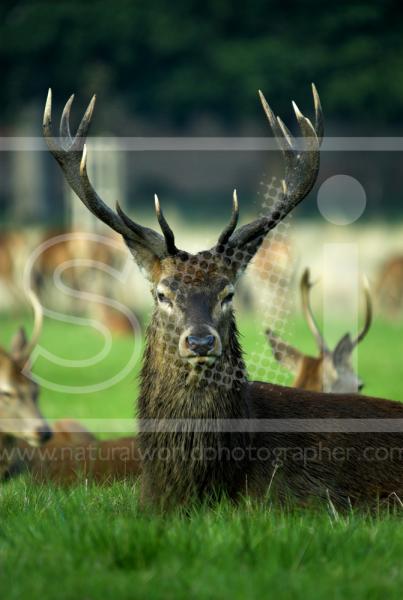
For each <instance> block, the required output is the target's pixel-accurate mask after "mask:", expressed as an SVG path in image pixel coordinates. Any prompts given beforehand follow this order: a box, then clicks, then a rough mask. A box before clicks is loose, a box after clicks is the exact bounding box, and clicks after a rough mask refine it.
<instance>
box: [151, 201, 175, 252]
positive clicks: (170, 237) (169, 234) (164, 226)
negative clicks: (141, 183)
mask: <svg viewBox="0 0 403 600" xmlns="http://www.w3.org/2000/svg"><path fill="white" fill-rule="evenodd" d="M154 202H155V212H156V213H157V219H158V223H159V224H160V227H161V231H162V233H163V234H164V238H165V243H166V247H167V251H168V254H171V255H172V256H174V255H175V254H178V252H179V250H178V248H177V247H176V246H175V236H174V232H173V231H172V229H171V228H170V226H169V225H168V221H167V220H166V219H165V217H164V213H163V212H162V208H161V205H160V201H159V199H158V196H157V194H154Z"/></svg>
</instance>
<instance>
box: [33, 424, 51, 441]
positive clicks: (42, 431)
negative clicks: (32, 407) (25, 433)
mask: <svg viewBox="0 0 403 600" xmlns="http://www.w3.org/2000/svg"><path fill="white" fill-rule="evenodd" d="M36 432H37V434H38V437H39V441H40V442H41V444H45V443H46V442H48V441H49V440H51V439H52V437H53V432H52V430H51V429H50V427H49V426H48V425H43V426H42V427H38V429H37V430H36Z"/></svg>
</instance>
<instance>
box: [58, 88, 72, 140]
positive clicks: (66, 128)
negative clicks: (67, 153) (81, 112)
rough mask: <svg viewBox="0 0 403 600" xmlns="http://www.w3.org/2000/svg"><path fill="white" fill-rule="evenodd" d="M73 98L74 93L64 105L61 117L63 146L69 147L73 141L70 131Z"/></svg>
mask: <svg viewBox="0 0 403 600" xmlns="http://www.w3.org/2000/svg"><path fill="white" fill-rule="evenodd" d="M73 100H74V94H71V96H70V98H69V99H68V100H67V102H66V104H65V106H64V109H63V112H62V117H61V119H60V141H61V144H62V145H63V147H64V148H67V149H68V147H69V146H70V145H71V144H72V142H73V140H72V138H71V132H70V110H71V105H72V104H73Z"/></svg>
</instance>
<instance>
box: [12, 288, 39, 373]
mask: <svg viewBox="0 0 403 600" xmlns="http://www.w3.org/2000/svg"><path fill="white" fill-rule="evenodd" d="M27 295H28V299H29V301H30V303H31V305H32V309H33V311H34V328H33V330H32V335H31V339H30V340H29V342H27V341H26V335H25V330H24V328H21V329H20V331H19V335H20V336H21V337H22V340H23V343H22V344H21V346H20V347H19V348H18V350H17V349H15V351H13V357H14V359H15V360H17V361H18V362H19V363H21V364H25V363H26V362H27V360H28V359H29V357H30V356H31V354H32V351H33V349H34V348H35V346H36V345H37V343H38V340H39V337H40V335H41V332H42V326H43V308H42V305H41V303H40V302H39V300H38V298H37V296H36V295H35V294H34V292H33V291H32V290H29V291H28V293H27Z"/></svg>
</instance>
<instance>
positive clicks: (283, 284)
mask: <svg viewBox="0 0 403 600" xmlns="http://www.w3.org/2000/svg"><path fill="white" fill-rule="evenodd" d="M261 187H262V195H263V202H262V210H261V215H260V216H262V217H263V216H265V215H267V214H270V212H272V210H273V207H274V206H275V205H277V206H278V203H279V201H281V199H282V196H283V191H282V187H281V182H279V181H278V179H277V178H276V177H273V178H272V179H271V181H270V183H269V184H267V183H262V184H261ZM289 219H290V216H287V217H286V218H285V219H284V220H282V221H281V222H279V223H278V224H277V226H276V227H275V228H274V229H272V230H271V231H270V232H269V234H268V235H267V238H266V239H265V240H264V242H263V244H262V246H261V248H260V249H259V251H258V253H257V254H256V256H255V258H254V260H253V262H252V263H251V266H250V269H251V271H252V273H251V274H252V277H251V278H250V279H251V281H252V285H253V286H254V288H255V289H254V296H255V297H256V299H257V304H258V310H257V316H256V318H257V319H258V322H259V323H260V324H261V331H262V334H263V335H262V337H261V338H259V340H258V341H257V343H256V346H255V349H254V350H253V351H252V352H251V354H250V356H249V360H248V365H249V377H250V378H251V379H254V380H262V381H269V382H271V383H277V384H280V385H285V384H287V383H288V380H289V374H288V373H287V372H286V371H285V370H284V369H283V368H282V367H281V366H280V364H279V363H278V362H277V361H276V359H275V358H274V356H273V352H272V349H271V347H270V344H269V342H268V340H267V337H266V335H264V333H265V331H266V330H267V329H271V330H272V331H274V332H275V333H276V334H277V335H278V336H279V338H281V339H282V340H286V339H287V338H288V337H289V331H288V323H289V317H290V314H291V311H292V309H293V294H292V290H291V289H290V288H291V281H292V275H293V268H294V261H293V257H292V254H291V247H290V242H289V240H290V235H289V233H290V222H289ZM255 312H256V310H255ZM276 352H278V353H279V354H281V353H282V349H281V343H280V341H279V343H278V345H277V346H276Z"/></svg>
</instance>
